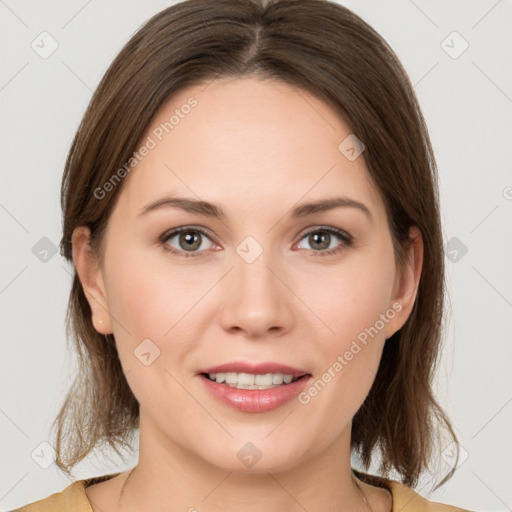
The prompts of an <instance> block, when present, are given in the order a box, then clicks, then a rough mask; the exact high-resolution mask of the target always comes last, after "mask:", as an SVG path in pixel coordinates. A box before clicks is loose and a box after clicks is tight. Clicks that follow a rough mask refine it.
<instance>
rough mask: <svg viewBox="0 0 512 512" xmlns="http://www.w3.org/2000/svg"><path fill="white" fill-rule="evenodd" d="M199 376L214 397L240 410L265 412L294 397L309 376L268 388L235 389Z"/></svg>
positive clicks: (304, 385) (303, 386)
mask: <svg viewBox="0 0 512 512" xmlns="http://www.w3.org/2000/svg"><path fill="white" fill-rule="evenodd" d="M199 377H200V378H201V380H202V381H203V382H204V384H205V386H206V389H207V390H208V391H209V392H210V393H211V394H212V395H213V396H214V397H215V398H217V399H218V400H220V401H221V402H223V403H225V404H227V405H230V406H231V407H234V408H235V409H238V410H239V411H242V412H267V411H272V410H274V409H277V408H278V407H281V405H283V404H285V403H286V402H289V401H290V400H292V399H293V398H294V397H296V396H297V395H298V394H299V393H300V392H301V391H302V390H303V389H304V388H305V387H306V384H307V382H308V381H309V379H310V378H311V376H310V375H307V376H305V377H302V378H300V379H298V380H296V381H295V382H291V383H290V384H283V385H281V386H276V387H275V388H270V389H237V388H232V387H231V386H228V385H227V384H219V383H217V382H213V381H212V380H210V379H208V377H205V376H204V375H200V376H199Z"/></svg>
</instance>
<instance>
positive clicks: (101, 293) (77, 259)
mask: <svg viewBox="0 0 512 512" xmlns="http://www.w3.org/2000/svg"><path fill="white" fill-rule="evenodd" d="M71 242H72V246H73V263H74V265H75V268H76V272H77V274H78V277H79V279H80V282H81V283H82V288H83V289H84V292H85V296H86V298H87V301H88V302H89V306H90V307H91V311H92V323H93V325H94V328H95V329H96V330H97V331H98V332H99V333H101V334H111V333H112V325H111V321H110V314H109V310H108V303H107V295H106V293H105V283H104V280H103V272H102V269H101V267H100V265H99V261H98V258H97V257H96V255H95V254H94V253H93V251H92V250H91V244H90V242H91V232H90V230H89V228H87V227H85V226H80V227H77V228H76V229H75V230H74V231H73V235H72V237H71Z"/></svg>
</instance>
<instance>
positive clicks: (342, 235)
mask: <svg viewBox="0 0 512 512" xmlns="http://www.w3.org/2000/svg"><path fill="white" fill-rule="evenodd" d="M187 231H191V232H196V233H201V234H202V235H204V236H206V237H207V238H210V236H209V234H208V233H207V232H206V231H205V230H204V229H202V228H200V227H195V226H184V227H181V228H177V229H173V230H171V231H166V232H165V233H164V234H163V235H162V236H160V238H159V240H160V243H161V244H162V247H163V249H164V250H165V251H167V252H170V253H173V254H177V255H178V256H180V257H184V258H197V257H199V256H202V254H201V253H202V252H203V251H192V252H187V251H182V250H178V249H175V248H174V247H172V248H171V247H169V246H168V245H166V242H167V241H169V239H170V238H173V237H175V236H176V235H179V234H180V233H183V232H187ZM316 232H321V233H329V234H330V235H334V236H336V237H337V238H339V239H340V240H341V241H342V242H343V243H341V244H340V245H338V246H336V247H333V248H332V249H325V250H323V251H315V250H313V249H310V250H311V251H313V255H314V256H320V257H324V256H330V255H332V254H336V253H338V252H339V251H341V250H342V249H343V247H351V246H352V243H353V238H352V236H351V235H349V234H348V233H346V232H345V231H342V230H341V229H337V228H331V227H327V226H319V227H315V228H313V229H310V230H308V231H306V232H305V233H303V235H302V236H301V238H300V240H302V239H303V238H305V237H306V236H308V235H310V234H311V233H316Z"/></svg>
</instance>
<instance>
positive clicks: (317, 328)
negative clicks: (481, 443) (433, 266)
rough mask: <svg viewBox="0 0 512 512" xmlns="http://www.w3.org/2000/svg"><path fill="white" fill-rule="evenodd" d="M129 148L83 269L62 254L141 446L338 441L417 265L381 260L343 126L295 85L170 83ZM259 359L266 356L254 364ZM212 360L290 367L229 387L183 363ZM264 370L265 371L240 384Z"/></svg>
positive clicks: (284, 458)
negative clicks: (78, 283)
mask: <svg viewBox="0 0 512 512" xmlns="http://www.w3.org/2000/svg"><path fill="white" fill-rule="evenodd" d="M191 98H193V99H191ZM187 105H188V107H187ZM173 115H174V117H173V118H172V119H171V117H172V116H173ZM166 123H167V124H166ZM148 137H150V139H148ZM347 137H349V139H347ZM363 142H364V141H363ZM142 143H143V144H145V145H146V148H147V150H141V151H139V155H138V157H140V162H139V163H138V165H137V166H136V167H134V168H133V169H132V170H131V171H130V173H129V174H128V175H127V176H126V177H125V178H124V179H125V180H126V182H125V183H123V184H122V186H123V189H122V191H121V193H120V196H119V198H118V202H117V203H116V205H115V208H114V210H113V212H112V215H111V217H110V220H109V224H108V228H107V231H106V238H105V246H104V248H105V253H104V260H103V261H102V265H101V267H99V268H98V269H97V270H93V271H92V272H90V273H89V274H88V277H86V276H85V273H84V272H83V271H82V267H81V263H80V261H82V260H81V259H80V257H79V256H77V255H76V254H75V261H76V263H77V268H79V271H80V273H81V278H82V281H83V283H84V287H85V289H86V292H87V297H88V299H89V302H90V304H91V307H92V310H93V317H94V325H95V327H96V328H97V329H98V330H99V331H100V332H103V333H112V332H113V334H114V336H115V339H116V343H117V347H118V351H119V356H120V359H121V363H122V366H123V369H124V372H125V374H126V378H127V380H128V383H129V385H130V387H131V389H132V391H133V393H134V395H135V397H136V398H137V400H138V402H139V403H140V413H141V432H140V435H141V438H140V443H141V453H142V450H143V446H144V447H145V449H146V451H150V450H152V451H153V455H154V456H155V457H160V456H162V454H163V453H165V452H166V451H167V452H172V453H178V452H180V453H182V454H183V453H187V454H189V455H192V456H195V457H199V458H200V459H201V460H203V461H207V462H208V463H211V464H212V465H214V466H217V467H221V468H223V469H227V470H230V471H242V470H244V471H255V472H259V471H276V470H284V469H287V468H291V467H293V466H295V465H297V464H299V463H300V462H305V461H313V460H314V458H315V457H320V455H321V454H326V453H328V450H327V448H328V447H332V445H333V444H338V446H339V447H342V448H343V449H344V450H345V453H346V451H347V450H348V448H349V440H350V427H351V420H352V418H353V416H354V414H355V413H356V411H357V409H358V408H359V407H360V406H361V404H362V403H363V401H364V399H365V397H366V395H367V394H368V392H369V390H370V387H371V385H372V383H373V380H374V377H375V374H376V372H377V368H378V365H379V361H380V357H381V352H382V349H383V346H384V343H385V340H386V338H388V337H390V336H391V335H392V334H393V333H394V332H395V331H397V330H398V329H399V328H400V327H401V326H402V325H403V323H404V322H405V320H406V319H407V316H408V314H409V312H410V309H411V307H412V304H413V302H414V298H415V293H416V286H417V278H418V275H419V268H420V267H421V254H420V253H417V254H416V256H411V260H410V261H411V267H410V269H411V271H407V272H404V274H403V275H402V276H400V275H399V274H398V273H397V272H396V269H395V259H394V252H393V246H392V241H391V236H390V231H389V226H388V222H387V218H386V213H385V209H384V204H383V202H382V199H381V198H380V196H379V194H378V192H377V190H376V189H375V187H374V186H373V184H372V182H371V180H370V177H369V173H368V170H367V168H366V166H365V161H364V152H363V153H362V154H361V156H359V157H357V154H358V152H359V151H360V150H361V149H362V147H361V146H357V144H356V143H355V142H354V139H352V136H351V130H350V128H349V126H347V125H346V124H345V123H344V122H343V121H342V120H340V119H339V117H338V116H337V115H336V114H335V112H334V111H333V110H331V109H330V108H329V107H328V106H327V105H326V104H324V103H323V102H322V101H320V100H319V99H317V98H316V97H314V96H312V95H310V94H308V93H306V92H304V91H299V90H297V89H295V88H293V87H291V86H289V85H286V84H284V83H281V82H275V81H270V80H265V81H261V80H258V79H255V78H244V79H236V80H225V81H214V82H211V83H209V84H203V85H201V86H194V87H191V88H189V89H186V90H183V91H182V92H180V93H179V94H177V95H175V96H174V97H173V98H172V100H170V101H169V102H168V103H167V104H166V105H164V106H163V107H162V108H161V110H160V111H159V112H158V114H157V116H156V118H155V119H154V121H153V123H152V125H151V126H150V129H149V130H148V131H147V133H146V135H145V137H144V139H143V142H142ZM340 145H341V146H340ZM351 148H353V150H352V149H351ZM117 186H120V185H117ZM106 188H108V186H107V187H106ZM106 188H104V189H103V190H106ZM177 198H182V199H184V200H186V203H185V202H184V201H183V202H181V205H182V206H183V208H180V207H179V204H178V203H175V204H174V205H173V203H171V201H176V199H177ZM337 199H342V201H340V202H339V205H338V206H336V207H333V208H328V209H324V208H322V207H310V208H305V207H304V205H306V204H310V203H315V204H316V203H321V202H324V201H333V200H337ZM99 200H104V201H107V200H109V198H108V192H107V193H106V195H105V197H104V198H102V199H99ZM167 200H168V201H167ZM166 201H167V202H166ZM200 201H203V202H205V203H208V204H210V205H214V206H205V205H201V203H199V202H200ZM214 212H215V213H219V212H222V213H223V215H222V216H216V215H213V214H212V213H214ZM294 212H295V214H294ZM178 228H180V229H182V230H183V232H182V233H181V234H180V233H178V234H176V233H173V231H174V230H176V229H178ZM203 232H204V233H203ZM76 236H77V238H76V239H75V240H74V245H77V244H76V242H77V240H78V230H77V232H76ZM413 247H417V244H416V245H413ZM75 249H76V247H75ZM411 254H412V253H411ZM414 258H416V259H415V261H414ZM83 261H85V260H83ZM91 268H92V267H91ZM100 321H101V322H100ZM244 363H246V364H247V365H249V366H248V367H246V368H244V367H243V366H241V365H243V364H244ZM264 363H272V364H274V365H275V366H274V367H272V366H268V367H265V366H263V367H260V368H254V365H257V364H264ZM229 364H233V365H234V366H233V367H231V368H228V370H231V371H230V372H220V371H218V372H214V373H249V374H267V373H272V374H279V373H284V374H292V373H293V372H292V370H289V369H288V370H287V369H282V368H279V366H276V365H286V366H288V367H292V368H293V369H295V370H296V371H297V375H296V377H297V376H300V375H304V374H305V375H306V376H305V377H303V378H302V379H300V380H298V381H297V383H296V384H294V383H291V384H286V383H283V384H281V385H279V386H276V387H275V388H270V389H269V390H267V389H262V390H253V389H247V390H243V389H242V390H237V388H235V387H231V386H228V385H227V384H226V383H213V382H211V381H209V380H208V379H207V378H206V377H205V376H204V375H202V374H201V373H202V372H204V371H205V370H207V369H211V368H212V367H216V366H219V365H229ZM251 365H252V367H251ZM237 369H238V371H237ZM280 370H282V371H280ZM234 377H235V379H238V376H237V375H235V376H234ZM220 378H222V377H220ZM224 378H226V375H224ZM231 378H233V376H231V377H230V379H231ZM246 378H247V379H249V380H248V381H245V380H244V379H246ZM282 378H285V377H281V379H282ZM250 379H251V377H247V376H245V377H244V376H242V377H241V378H240V380H233V384H234V385H235V382H237V383H239V384H240V383H243V382H249V381H250ZM268 379H270V380H268ZM285 379H286V378H285ZM270 382H272V384H271V385H274V383H278V382H280V378H279V376H276V375H271V376H270V377H269V376H267V377H259V378H258V379H257V381H256V384H259V383H263V384H262V385H268V384H269V383H270ZM286 386H291V387H290V388H286ZM290 390H291V391H290ZM162 447H164V449H163V450H162ZM183 450H184V451H183ZM330 452H331V453H334V451H333V450H331V451H330ZM252 468H254V469H252Z"/></svg>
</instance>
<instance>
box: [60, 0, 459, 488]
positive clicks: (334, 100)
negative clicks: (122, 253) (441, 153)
mask: <svg viewBox="0 0 512 512" xmlns="http://www.w3.org/2000/svg"><path fill="white" fill-rule="evenodd" d="M248 75H258V76H261V77H264V78H270V79H275V80H281V81H283V82H285V83H288V84H290V85H292V86H294V87H296V88H298V89H301V90H304V91H308V92H309V93H312V94H314V95H316V96H317V97H318V98H320V99H321V100H323V101H325V102H326V103H327V104H328V105H330V106H331V107H332V108H333V109H335V111H336V112H338V113H339V115H340V116H342V118H343V119H344V120H345V121H346V122H347V123H348V124H349V126H350V127H351V129H352V132H353V133H354V134H355V135H356V136H357V137H358V138H359V139H360V140H361V141H363V143H364V144H365V147H366V149H365V152H364V154H363V156H364V160H365V163H366V165H367V168H368V170H369V172H370V175H371V177H372V178H373V181H374V183H375V184H376V186H377V188H378V190H379V191H380V193H381V196H382V198H383V201H384V204H385V207H386V211H387V215H388V221H389V225H390V230H391V236H392V239H393V244H394V251H395V256H396V262H397V268H398V269H399V270H401V269H402V268H403V264H404V255H405V250H406V248H407V243H408V233H409V228H410V227H411V226H417V227H418V228H419V230H420V231H421V234H422V237H423V243H424V259H423V268H422V278H421V279H420V283H419V288H418V293H417V297H416V301H415V304H414V307H413V310H412V312H411V314H410V316H409V318H408V320H407V322H406V323H405V325H404V326H403V328H402V329H401V330H399V331H398V332H396V333H395V334H394V335H393V336H392V337H391V338H390V339H389V340H388V341H387V342H386V344H385V348H384V352H383V355H382V361H381V364H380V367H379V370H378V374H377V376H376V379H375V382H374V384H373V386H372V388H371V390H370V392H369V395H368V397H367V398H366V400H365V401H364V403H363V405H362V407H361V408H360V409H359V411H358V412H357V414H356V415H355V417H354V420H353V425H352V448H353V449H354V450H355V453H357V454H359V456H360V458H361V461H362V462H363V465H364V466H365V467H366V468H368V467H369V465H370V463H371V462H372V461H373V460H375V459H374V456H375V455H376V453H377V452H378V453H379V455H380V468H379V471H380V472H381V474H382V475H387V474H389V473H390V471H395V472H397V473H398V475H399V478H400V480H401V481H402V482H403V483H405V484H407V485H411V486H414V485H415V484H416V483H417V482H418V478H419V476H420V475H421V473H422V472H423V471H424V470H426V469H428V468H429V464H430V461H431V459H432V455H433V454H434V448H435V447H437V446H439V444H440V439H439V437H438V435H437V434H438V432H437V430H436V429H437V428H438V427H439V426H442V427H443V428H444V432H446V433H447V434H448V437H449V439H450V440H453V441H454V442H455V446H456V447H458V444H457V440H456V437H455V434H454V432H453V429H452V427H451V425H450V423H449V421H448V419H447V418H446V416H445V414H444V413H443V411H442V409H441V408H440V406H439V405H438V403H437V402H436V400H435V398H434V396H433V391H432V379H433V374H434V371H435V367H436V365H437V361H438V352H439V346H440V341H441V334H442V323H443V295H444V286H445V283H444V256H443V244H442V232H441V223H440V215H439V204H438V203H439V198H438V188H437V169H436V164H435V160H434V155H433V150H432V147H431V143H430V140H429V136H428V132H427V128H426V126H425V122H424V119H423V116H422V114H421V111H420V108H419V106H418V102H417V99H416V97H415V94H414V91H413V88H412V85H411V83H410V81H409V79H408V77H407V74H406V73H405V71H404V69H403V68H402V66H401V64H400V63H399V61H398V59H397V57H396V56H395V54H394V53H393V51H392V50H391V48H390V47H389V46H388V44H387V43H386V42H385V41H384V39H383V38H382V37H381V36H379V35H378V34H377V33H376V32H375V31H374V30H373V29H372V28H371V27H370V26H369V25H368V24H366V23H365V22H364V21H363V20H362V19H361V18H359V17H358V16H356V15H355V14H354V13H352V12H351V11H350V10H349V9H347V8H345V7H343V6H341V5H339V4H336V3H334V2H331V1H329V0H270V1H267V2H265V1H264V0H260V1H258V0H216V1H215V2H212V1H211V0H188V1H185V2H181V3H179V4H176V5H173V6H171V7H169V8H167V9H165V10H163V11H161V12H160V13H158V14H157V15H155V16H154V17H153V18H151V19H150V20H149V21H148V22H146V23H145V24H144V25H143V26H142V27H141V28H140V30H139V31H138V32H137V33H136V34H135V35H134V36H133V37H132V38H131V39H130V41H128V43H127V44H126V45H125V47H124V48H123V49H122V50H121V52H120V53H119V55H118V56H117V57H116V59H115V60H114V61H113V63H112V64H111V66H110V67H109V69H108V70H107V72H106V73H105V75H104V77H103V79H102V80H101V82H100V84H99V86H98V87H97V89H96V91H95V93H94V95H93V97H92V99H91V102H90V104H89V107H88V108H87V111H86V113H85V115H84V117H83V120H82V122H81V124H80V127H79V129H78V131H77V134H76V136H75V138H74V140H73V143H72V145H71V148H70V151H69V155H68V157H67V161H66V165H65V171H64V175H63V180H62V195H61V201H62V208H63V236H62V240H61V244H60V248H61V253H62V254H63V256H64V257H65V258H66V259H67V260H68V261H70V262H71V261H72V246H71V235H72V233H73V230H74V229H75V228H76V227H78V226H88V227H89V228H90V230H91V234H92V237H91V238H92V240H91V246H92V249H93V250H94V251H96V253H97V254H98V256H99V257H100V260H101V256H102V240H103V234H104V232H105V227H106V225H107V222H108V219H109V215H110V212H111V211H112V208H113V206H114V204H115V201H116V198H117V197H118V196H119V193H120V192H121V190H122V185H123V183H122V182H121V183H119V184H118V185H117V186H116V187H114V188H113V190H111V191H109V193H108V196H107V197H106V198H104V199H98V198H97V194H95V191H97V190H98V189H99V188H101V187H102V186H103V185H104V184H105V183H106V182H107V181H108V180H109V179H110V178H111V177H112V176H113V175H114V173H115V172H116V171H117V170H118V169H120V168H121V167H123V165H124V164H125V163H126V162H127V161H129V159H130V158H131V157H132V155H133V152H134V151H135V150H136V149H137V145H138V144H140V141H141V138H142V137H143V135H144V133H145V131H146V130H147V128H148V126H149V124H150V122H151V121H152V119H153V117H154V115H155V114H156V112H157V111H158V109H159V108H160V107H161V106H162V105H163V103H164V102H166V101H167V100H168V99H169V98H170V97H171V95H173V94H174V93H176V92H178V91H180V90H182V89H184V88H185V87H187V86H190V85H195V84H198V83H201V82H205V81H207V80H213V79H215V78H225V77H242V76H248ZM340 142H341V141H340ZM426 277H427V278H428V279H427V278H426ZM67 327H68V336H69V335H70V334H71V336H70V337H71V338H72V339H73V341H74V344H75V347H76V349H77V352H78V354H79V358H80V361H79V362H80V372H79V374H78V375H77V376H76V379H75V381H74V383H73V385H72V387H71V389H70V390H69V392H68V395H67V397H66V400H65V402H64V404H63V405H62V408H61V410H60V412H59V414H58V416H57V418H56V419H55V421H54V423H53V424H52V428H54V427H55V426H56V427H57V430H56V435H55V440H56V442H55V446H56V452H57V460H56V464H57V465H58V467H59V468H61V469H63V470H64V471H65V472H66V473H68V474H70V469H71V468H72V467H74V466H75V465H76V464H77V463H78V462H80V461H81V460H82V459H84V458H85V457H86V456H87V455H88V454H89V453H90V452H91V451H92V450H94V449H95V447H96V446H97V445H98V444H99V443H108V445H110V446H111V447H112V448H113V449H114V450H115V451H116V452H117V453H118V454H120V452H119V450H118V448H120V447H130V446H131V445H130V441H129V436H130V435H131V434H133V431H134V430H135V429H136V428H138V426H139V424H138V421H139V404H138V403H137V401H136V399H135V397H134V395H133V394H132V392H131V390H130V388H129V386H128V384H127V381H126V379H125V376H124V374H123V371H122V367H121V364H120V361H119V357H118V354H117V350H116V346H115V340H114V338H113V336H112V335H108V336H106V337H104V336H103V335H101V334H99V333H98V332H97V331H96V330H95V329H94V327H93V325H92V321H91V310H90V307H89V304H88V302H87V299H86V297H85V295H84V291H83V289H82V285H81V283H80V280H79V278H78V276H77V274H76V271H75V275H74V281H73V285H72V289H71V294H70V299H69V308H68V317H67ZM438 459H439V457H437V460H438ZM453 472H454V469H452V470H451V471H450V472H449V473H448V474H447V475H446V476H445V478H444V479H443V480H442V481H441V483H440V484H439V485H441V484H442V483H444V482H445V481H446V480H447V479H448V478H450V477H451V475H452V474H453Z"/></svg>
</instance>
